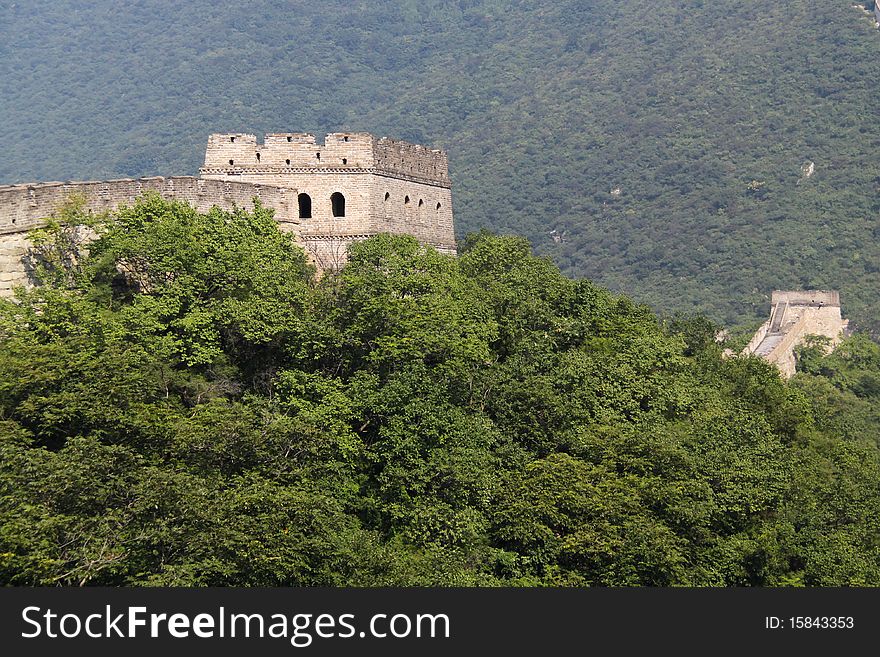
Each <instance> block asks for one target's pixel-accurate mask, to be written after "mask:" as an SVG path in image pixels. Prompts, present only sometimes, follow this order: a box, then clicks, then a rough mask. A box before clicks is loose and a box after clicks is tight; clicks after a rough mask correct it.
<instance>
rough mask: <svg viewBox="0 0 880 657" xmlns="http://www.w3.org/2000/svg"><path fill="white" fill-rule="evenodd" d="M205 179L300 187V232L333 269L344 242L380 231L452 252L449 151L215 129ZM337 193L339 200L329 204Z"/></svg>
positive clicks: (355, 135)
mask: <svg viewBox="0 0 880 657" xmlns="http://www.w3.org/2000/svg"><path fill="white" fill-rule="evenodd" d="M199 173H200V175H201V176H202V177H203V178H207V179H216V180H240V181H246V182H253V183H259V184H263V185H277V186H280V187H287V188H290V189H296V190H297V198H298V208H297V216H298V218H299V220H300V222H301V223H300V227H299V231H298V235H299V237H300V239H301V240H302V242H303V243H304V244H305V246H306V249H307V250H308V251H309V252H310V254H311V255H312V257H313V258H314V259H315V262H316V263H317V264H318V266H319V267H321V268H322V269H336V268H338V267H339V266H340V265H341V264H342V261H343V260H344V255H345V250H346V248H347V246H348V245H349V244H350V243H351V242H353V241H355V240H359V239H364V238H365V237H368V236H370V235H375V234H377V233H404V234H409V235H414V236H416V237H418V238H419V240H421V241H422V242H424V243H426V244H430V245H431V246H433V247H435V248H437V249H438V250H439V251H441V252H443V253H455V236H454V233H453V223H452V193H451V189H450V188H451V183H450V180H449V165H448V162H447V158H446V154H445V153H443V152H442V151H439V150H432V149H429V148H425V147H424V146H419V145H416V144H409V143H407V142H402V141H396V140H392V139H388V138H381V139H377V138H375V137H373V136H372V135H370V134H367V133H362V132H346V133H331V134H329V135H327V136H326V137H325V138H324V143H323V144H319V143H317V141H316V139H315V137H314V136H313V135H310V134H304V133H293V132H292V133H275V134H268V135H266V137H265V139H264V140H263V143H262V144H260V143H258V142H257V138H256V137H255V136H254V135H249V134H240V133H229V134H213V135H211V137H210V138H209V140H208V149H207V152H206V153H205V165H204V167H202V168H201V169H200V171H199ZM334 195H335V197H336V199H337V202H336V203H335V204H334V201H333V198H334Z"/></svg>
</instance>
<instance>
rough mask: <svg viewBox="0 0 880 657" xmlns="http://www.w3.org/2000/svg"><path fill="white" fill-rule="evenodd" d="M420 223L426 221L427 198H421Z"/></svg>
mask: <svg viewBox="0 0 880 657" xmlns="http://www.w3.org/2000/svg"><path fill="white" fill-rule="evenodd" d="M419 223H420V224H423V223H425V200H424V199H421V198H420V199H419Z"/></svg>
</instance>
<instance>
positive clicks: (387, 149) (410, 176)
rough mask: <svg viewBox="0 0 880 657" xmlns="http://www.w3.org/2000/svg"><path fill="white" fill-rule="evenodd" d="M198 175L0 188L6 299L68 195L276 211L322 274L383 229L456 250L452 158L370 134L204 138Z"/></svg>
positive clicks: (107, 205)
mask: <svg viewBox="0 0 880 657" xmlns="http://www.w3.org/2000/svg"><path fill="white" fill-rule="evenodd" d="M199 173H200V177H199V178H194V177H191V176H171V177H159V176H157V177H152V178H139V179H136V180H135V179H127V178H126V179H121V180H105V181H87V182H63V183H62V182H46V183H34V184H24V185H6V186H0V296H8V295H9V294H11V292H12V287H13V286H14V285H18V284H27V282H28V280H27V272H26V271H25V269H24V260H23V257H24V255H25V254H26V252H27V249H28V248H29V243H28V241H27V232H28V231H29V230H32V229H34V228H38V227H40V226H42V225H44V224H45V220H46V218H47V217H50V216H52V215H53V214H55V213H56V212H57V211H58V209H59V208H60V207H61V206H62V205H63V204H64V203H65V202H66V201H67V200H68V199H70V198H71V197H72V196H78V197H80V198H81V199H82V200H83V202H84V207H85V209H86V210H87V211H90V212H95V213H99V212H105V211H108V210H113V209H115V208H117V207H119V206H121V205H132V204H133V203H135V201H136V200H137V199H138V198H139V197H140V196H142V195H143V194H144V193H146V192H150V191H152V192H156V193H158V194H160V195H161V196H162V197H163V198H166V199H174V200H178V201H185V202H187V203H189V204H190V205H192V206H193V207H194V208H195V209H196V210H198V211H199V212H207V211H208V210H210V209H211V208H212V207H215V206H216V207H219V208H221V209H224V210H229V209H232V208H234V207H244V208H246V207H250V206H251V204H252V202H253V200H254V199H255V198H256V199H259V200H260V201H261V203H262V204H263V205H264V206H266V207H270V208H273V209H274V210H275V219H276V220H277V221H278V222H279V224H280V225H281V228H282V229H283V230H288V231H290V232H292V233H294V234H295V236H296V239H297V241H298V242H299V243H300V244H301V245H302V246H303V247H304V248H305V250H306V251H307V253H308V254H309V255H310V257H311V258H312V260H313V262H314V263H315V264H316V265H317V266H318V267H319V268H320V269H324V270H335V269H338V268H339V267H341V266H342V265H343V264H344V263H345V260H346V257H347V249H348V247H349V246H350V245H351V244H352V243H353V242H356V241H358V240H363V239H367V238H368V237H370V236H372V235H376V234H378V233H396V234H406V235H412V236H414V237H416V238H417V239H418V240H420V241H421V242H422V243H424V244H429V245H431V246H433V247H435V248H437V249H438V250H439V251H441V252H442V253H449V254H454V253H455V251H456V244H455V234H454V228H453V218H452V192H451V184H450V181H449V166H448V161H447V158H446V154H445V153H444V152H443V151H441V150H436V149H431V148H427V147H425V146H420V145H418V144H410V143H408V142H405V141H399V140H395V139H388V138H385V137H383V138H381V139H377V138H375V137H373V136H372V135H370V134H368V133H365V132H334V133H330V134H328V135H326V136H325V137H324V141H323V143H318V141H317V140H316V139H315V136H314V135H311V134H308V133H302V132H278V133H270V134H268V135H266V136H265V138H264V139H263V142H262V143H260V142H258V140H257V138H256V136H254V135H252V134H248V133H222V134H220V133H218V134H213V135H211V136H210V137H209V138H208V145H207V148H206V150H205V165H204V167H202V168H201V169H200V171H199Z"/></svg>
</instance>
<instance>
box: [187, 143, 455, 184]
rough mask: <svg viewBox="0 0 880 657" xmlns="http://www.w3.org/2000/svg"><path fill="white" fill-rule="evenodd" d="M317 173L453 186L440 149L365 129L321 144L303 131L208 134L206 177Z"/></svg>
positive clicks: (202, 171) (202, 169)
mask: <svg viewBox="0 0 880 657" xmlns="http://www.w3.org/2000/svg"><path fill="white" fill-rule="evenodd" d="M303 172H309V173H317V172H333V173H337V172H341V173H346V172H347V173H376V174H379V175H390V176H392V177H398V178H405V179H412V180H417V181H419V182H424V183H427V184H433V185H437V186H440V187H449V186H450V181H449V162H448V159H447V156H446V153H444V152H443V151H441V150H436V149H431V148H427V147H425V146H420V145H418V144H411V143H408V142H405V141H400V140H395V139H389V138H387V137H382V138H380V139H376V138H375V137H374V136H373V135H371V134H369V133H366V132H332V133H330V134H328V135H326V136H325V137H324V142H323V143H318V141H317V139H316V138H315V136H314V135H312V134H309V133H303V132H277V133H269V134H267V135H266V136H265V137H264V139H263V143H259V142H258V141H257V137H256V136H255V135H252V134H247V133H215V134H212V135H211V136H210V137H209V138H208V147H207V149H206V151H205V163H204V166H203V167H202V168H201V169H200V174H201V175H203V176H211V177H214V176H251V175H261V176H265V175H273V174H279V175H283V174H295V173H303Z"/></svg>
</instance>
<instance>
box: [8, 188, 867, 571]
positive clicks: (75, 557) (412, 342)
mask: <svg viewBox="0 0 880 657" xmlns="http://www.w3.org/2000/svg"><path fill="white" fill-rule="evenodd" d="M67 220H68V221H69V222H73V223H78V222H83V221H85V219H84V218H83V217H79V216H78V215H77V214H76V209H75V208H73V209H71V210H70V211H69V213H68V216H67ZM91 226H92V230H93V231H94V235H93V237H94V238H95V239H94V241H92V242H90V243H88V244H87V245H83V244H82V243H79V242H77V241H76V240H75V239H70V235H69V233H66V232H65V226H64V225H63V223H61V222H59V223H57V224H55V225H53V226H50V228H48V229H47V230H46V231H44V233H43V234H42V235H41V236H38V239H37V241H38V242H39V244H40V246H39V248H37V249H36V250H35V254H34V257H35V259H36V262H35V264H36V266H37V268H38V272H39V273H40V275H41V276H42V278H43V281H44V284H43V285H42V286H40V287H37V288H34V289H30V290H19V291H18V294H17V297H16V299H15V300H14V302H13V301H3V302H0V451H2V455H0V581H2V582H3V583H6V584H16V585H58V584H61V585H133V584H137V585H168V584H174V585H188V586H203V585H239V586H273V585H354V586H378V585H439V586H459V585H487V586H494V585H518V586H544V585H552V586H557V585H577V586H585V585H590V586H593V585H598V586H602V585H616V586H617V585H623V586H630V585H698V586H731V585H755V586H761V585H857V584H870V585H878V584H880V543H878V538H877V537H878V536H880V532H878V529H880V527H878V514H877V509H878V508H880V499H878V495H880V492H878V491H880V487H878V483H880V453H878V437H880V436H878V434H877V426H878V423H877V419H878V414H880V386H878V385H877V382H878V381H880V347H878V346H877V345H876V344H875V343H873V342H871V341H869V340H868V339H866V338H864V337H855V338H853V339H851V340H849V341H848V342H845V343H844V345H842V346H841V347H840V348H839V349H838V351H837V352H835V353H834V354H832V355H831V356H827V357H826V356H823V355H822V352H821V350H820V349H819V348H818V347H816V346H809V345H808V346H807V347H805V349H804V351H803V352H802V353H801V355H800V363H801V365H802V369H803V371H802V373H800V374H799V375H798V376H796V377H795V378H794V379H793V380H792V382H790V383H786V382H784V381H783V380H781V379H780V377H779V375H778V373H777V372H776V370H775V369H773V368H772V366H770V365H768V364H767V363H765V362H763V361H761V360H759V359H755V358H733V359H722V357H721V348H720V346H719V345H717V344H716V343H715V341H714V340H713V339H712V336H713V335H714V333H715V331H716V329H717V327H715V326H714V325H713V324H712V323H711V322H709V321H707V320H705V319H704V318H700V317H695V318H679V319H678V320H676V321H675V322H668V321H661V320H659V319H658V318H657V317H656V316H655V315H654V314H653V313H652V312H651V311H650V310H649V309H648V308H647V307H645V306H642V305H639V304H636V303H634V302H633V301H631V300H630V299H628V298H627V297H622V296H616V295H614V294H612V293H610V292H608V291H607V290H605V289H603V288H601V287H599V286H597V285H595V284H593V283H591V282H590V281H587V280H572V279H570V278H567V277H566V276H564V275H563V274H561V273H560V271H559V270H558V268H557V267H556V266H554V265H553V264H552V263H551V262H550V261H549V260H548V259H546V258H542V257H536V256H534V255H532V253H531V249H530V246H529V244H528V242H527V241H526V240H524V239H521V238H511V237H499V236H494V235H489V234H485V233H484V234H481V235H474V236H471V237H470V238H469V239H468V240H467V241H466V242H465V243H463V248H462V252H461V254H460V256H459V257H458V258H454V257H449V256H445V255H441V254H438V253H437V252H436V251H434V250H433V249H431V248H430V247H427V246H423V245H421V244H419V243H418V242H417V241H416V240H415V239H413V238H411V237H407V236H390V235H380V236H377V237H374V238H372V239H369V240H366V241H363V242H360V243H357V244H355V245H354V246H353V247H352V249H351V254H350V261H349V263H348V265H347V266H346V267H345V268H344V269H342V270H341V271H340V272H339V273H337V274H326V275H324V276H322V277H316V276H315V272H314V270H313V269H312V268H311V267H310V266H309V264H308V262H307V260H306V258H305V256H304V253H303V251H302V250H301V249H300V248H299V247H298V246H297V245H296V244H294V242H293V240H292V238H291V237H290V236H289V235H287V234H284V233H282V232H280V231H279V230H278V229H277V227H276V225H275V223H274V222H273V220H272V217H271V211H269V210H267V209H265V208H262V207H260V206H259V205H256V206H255V207H254V208H253V209H252V210H250V211H245V210H237V211H235V212H224V211H220V210H217V209H215V210H213V211H211V212H210V213H207V214H200V213H198V212H196V211H194V210H193V209H192V208H190V207H188V206H186V205H183V204H180V203H173V202H166V201H163V200H162V199H160V198H159V197H157V196H148V197H145V198H144V199H142V200H141V201H139V202H138V203H137V204H136V205H134V206H133V207H130V208H124V209H122V210H120V211H119V212H117V213H114V214H110V215H107V216H104V217H100V218H97V219H96V220H93V221H91Z"/></svg>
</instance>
